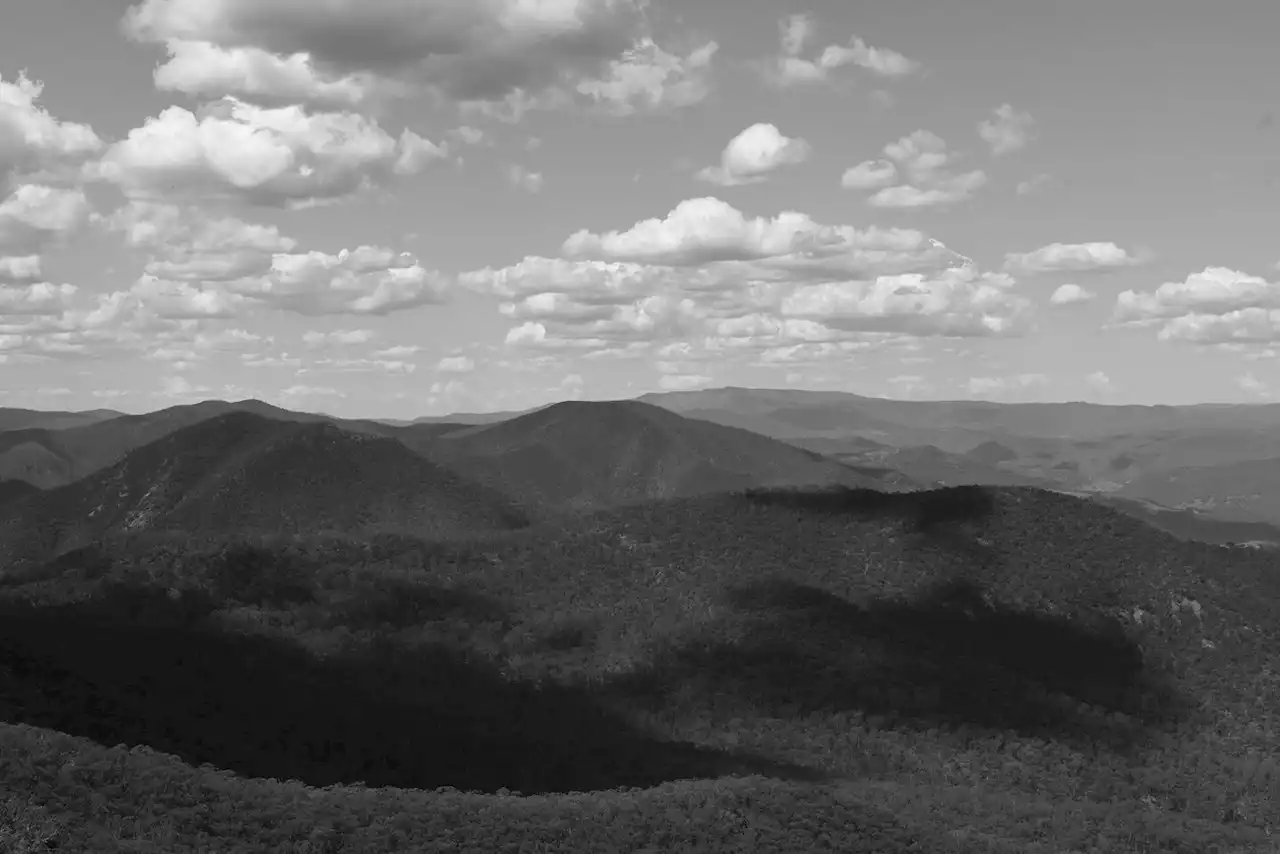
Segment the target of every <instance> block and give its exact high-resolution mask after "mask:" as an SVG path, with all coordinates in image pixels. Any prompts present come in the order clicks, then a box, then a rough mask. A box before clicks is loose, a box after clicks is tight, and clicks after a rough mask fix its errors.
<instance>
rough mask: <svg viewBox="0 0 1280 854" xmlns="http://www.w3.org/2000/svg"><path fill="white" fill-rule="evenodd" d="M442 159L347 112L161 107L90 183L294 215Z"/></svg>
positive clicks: (410, 138)
mask: <svg viewBox="0 0 1280 854" xmlns="http://www.w3.org/2000/svg"><path fill="white" fill-rule="evenodd" d="M442 155H443V150H442V149H440V148H439V147H437V146H435V145H434V144H432V143H430V142H429V141H427V140H425V139H423V138H422V137H420V136H418V135H417V134H416V133H414V132H413V131H410V130H407V129H406V130H405V131H404V132H403V133H402V134H401V136H400V138H399V139H395V138H393V137H392V136H390V135H389V134H388V133H387V132H386V131H384V130H383V129H382V128H381V127H379V126H378V125H377V123H375V122H374V121H373V120H371V119H369V118H367V117H365V116H361V115H358V114H355V113H308V112H307V111H306V110H304V109H303V108H302V107H301V106H297V105H291V106H287V107H278V108H271V109H267V108H263V107H258V106H255V105H252V104H248V103H245V102H243V101H239V100H236V99H234V98H227V99H224V100H222V101H220V102H217V103H215V104H212V105H210V106H208V107H205V108H203V109H202V110H201V111H200V113H199V114H196V113H193V112H191V111H189V110H186V109H183V108H182V107H169V108H168V109H166V110H164V111H163V112H161V113H160V114H159V115H158V116H155V117H152V118H149V119H147V121H146V122H145V123H144V124H143V125H142V127H139V128H135V129H133V130H132V131H130V132H129V134H128V136H127V137H126V138H125V139H123V140H121V141H119V142H117V143H115V144H114V145H112V146H111V147H110V148H109V149H108V150H107V152H106V154H104V155H103V157H102V160H101V162H100V163H99V164H98V167H97V174H98V175H99V176H100V177H102V178H105V179H107V180H109V181H112V182H114V183H116V184H118V185H119V186H120V187H121V188H122V189H123V190H124V191H125V193H126V194H128V195H129V196H130V197H131V198H134V199H143V200H199V199H209V198H224V199H238V200H244V201H248V202H252V203H255V204H261V205H276V206H284V205H290V206H297V205H305V204H311V203H316V202H323V201H327V200H333V199H337V198H341V197H344V196H348V195H350V194H352V193H355V192H357V191H359V190H361V189H363V188H365V187H367V186H369V185H371V184H375V183H377V182H380V181H385V180H387V179H389V178H390V177H391V176H392V175H395V174H409V173H413V172H416V171H418V170H420V169H422V168H423V167H424V166H425V165H426V164H427V163H429V162H430V161H432V160H434V159H436V158H438V157H440V156H442Z"/></svg>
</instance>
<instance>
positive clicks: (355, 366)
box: [298, 359, 418, 374]
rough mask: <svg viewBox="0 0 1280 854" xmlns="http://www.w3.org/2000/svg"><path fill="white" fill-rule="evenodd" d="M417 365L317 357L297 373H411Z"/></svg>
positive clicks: (387, 361)
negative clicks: (317, 358)
mask: <svg viewBox="0 0 1280 854" xmlns="http://www.w3.org/2000/svg"><path fill="white" fill-rule="evenodd" d="M416 370H418V366H417V365H415V364H414V363H412V362H404V361H400V360H398V359H319V360H317V361H315V362H313V363H312V364H311V365H310V366H308V367H305V368H301V369H299V370H298V373H299V374H307V373H315V372H317V371H336V372H340V373H364V372H367V371H382V372H384V373H388V374H412V373H413V372H414V371H416Z"/></svg>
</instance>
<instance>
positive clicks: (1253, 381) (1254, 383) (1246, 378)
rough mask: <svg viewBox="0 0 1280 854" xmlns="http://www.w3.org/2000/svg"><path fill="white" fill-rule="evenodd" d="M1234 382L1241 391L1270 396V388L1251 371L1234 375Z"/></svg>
mask: <svg viewBox="0 0 1280 854" xmlns="http://www.w3.org/2000/svg"><path fill="white" fill-rule="evenodd" d="M1235 383H1236V386H1237V387H1238V388H1239V389H1240V390H1241V391H1244V392H1247V393H1249V394H1251V395H1254V396H1256V397H1270V396H1271V390H1270V388H1269V387H1268V386H1267V384H1266V383H1264V382H1263V381H1262V380H1260V379H1258V378H1257V377H1255V376H1254V375H1253V374H1252V373H1248V374H1244V375H1243V376H1239V377H1236V379H1235Z"/></svg>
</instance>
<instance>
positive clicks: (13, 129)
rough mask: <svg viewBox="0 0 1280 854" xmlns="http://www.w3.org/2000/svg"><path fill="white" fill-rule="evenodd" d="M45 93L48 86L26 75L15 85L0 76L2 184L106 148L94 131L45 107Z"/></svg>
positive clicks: (21, 74)
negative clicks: (17, 175) (60, 119)
mask: <svg viewBox="0 0 1280 854" xmlns="http://www.w3.org/2000/svg"><path fill="white" fill-rule="evenodd" d="M43 92H44V84H43V83H40V82H38V81H34V80H31V79H30V78H29V77H27V75H26V74H25V73H20V74H19V75H18V78H17V80H15V81H13V82H12V83H9V82H5V80H4V79H3V77H0V183H3V182H4V181H5V180H7V179H8V178H10V177H12V176H13V175H15V174H24V173H33V172H34V173H39V172H42V171H44V170H45V169H49V168H52V167H56V166H58V165H61V164H65V163H76V162H79V161H82V160H84V159H86V158H88V157H89V156H91V155H92V154H94V153H96V152H97V151H98V150H99V149H100V148H101V147H102V140H101V139H99V138H98V135H97V134H96V133H94V131H93V128H91V127H89V126H88V125H84V124H77V123H75V122H63V121H58V120H57V119H55V118H54V117H53V116H52V115H50V114H49V112H48V110H46V109H44V108H43V107H41V106H40V105H39V104H38V103H37V102H38V101H39V100H40V96H41V94H43Z"/></svg>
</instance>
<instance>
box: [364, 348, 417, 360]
mask: <svg viewBox="0 0 1280 854" xmlns="http://www.w3.org/2000/svg"><path fill="white" fill-rule="evenodd" d="M420 352H422V348H421V347H419V346H418V345H417V344H396V345H394V346H391V347H387V348H384V349H382V350H375V351H374V353H373V355H374V357H375V358H378V359H407V358H409V357H410V356H416V355H417V354H418V353H420Z"/></svg>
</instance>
